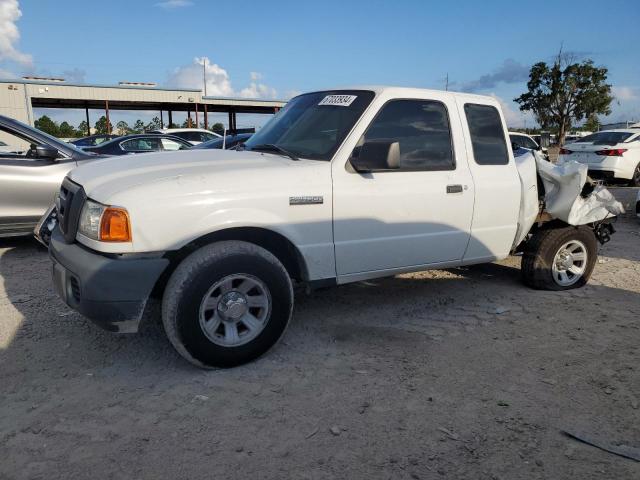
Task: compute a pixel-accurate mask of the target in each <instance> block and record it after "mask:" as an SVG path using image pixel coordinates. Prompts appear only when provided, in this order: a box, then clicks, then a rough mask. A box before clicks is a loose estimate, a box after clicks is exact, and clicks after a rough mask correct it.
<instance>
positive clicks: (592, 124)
mask: <svg viewBox="0 0 640 480" xmlns="http://www.w3.org/2000/svg"><path fill="white" fill-rule="evenodd" d="M582 130H585V131H587V132H597V131H598V130H600V119H599V118H598V115H596V114H595V113H592V114H591V115H589V118H587V121H586V122H584V125H583V126H582Z"/></svg>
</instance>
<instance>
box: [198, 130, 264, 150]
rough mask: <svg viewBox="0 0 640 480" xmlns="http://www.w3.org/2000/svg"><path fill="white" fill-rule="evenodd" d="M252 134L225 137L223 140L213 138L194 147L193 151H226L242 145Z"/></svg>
mask: <svg viewBox="0 0 640 480" xmlns="http://www.w3.org/2000/svg"><path fill="white" fill-rule="evenodd" d="M251 135H253V134H252V133H239V134H238V135H227V136H226V137H224V138H214V139H213V140H209V141H208V142H202V143H201V144H200V145H196V146H195V147H193V148H194V150H195V149H212V148H213V149H222V148H223V147H224V148H225V149H227V150H231V149H233V148H237V147H238V145H242V144H243V143H244V142H246V141H247V140H249V139H250V138H251Z"/></svg>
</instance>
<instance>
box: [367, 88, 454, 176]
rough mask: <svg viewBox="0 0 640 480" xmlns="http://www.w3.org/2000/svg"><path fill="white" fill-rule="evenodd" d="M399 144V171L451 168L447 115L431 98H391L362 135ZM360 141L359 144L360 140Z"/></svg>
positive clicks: (452, 161)
mask: <svg viewBox="0 0 640 480" xmlns="http://www.w3.org/2000/svg"><path fill="white" fill-rule="evenodd" d="M372 140H392V141H394V142H398V143H399V144H400V170H404V171H407V170H410V171H411V170H413V171H420V170H455V168H456V165H455V160H454V156H453V148H452V147H451V129H450V127H449V115H448V114H447V109H446V107H445V106H444V104H443V103H441V102H437V101H433V100H392V101H390V102H388V103H387V104H385V105H384V106H383V107H382V110H380V113H379V114H378V116H377V117H376V118H375V119H374V120H373V122H371V125H370V126H369V128H368V129H367V132H366V133H365V134H364V139H363V141H364V142H369V141H372ZM363 141H362V140H361V143H363Z"/></svg>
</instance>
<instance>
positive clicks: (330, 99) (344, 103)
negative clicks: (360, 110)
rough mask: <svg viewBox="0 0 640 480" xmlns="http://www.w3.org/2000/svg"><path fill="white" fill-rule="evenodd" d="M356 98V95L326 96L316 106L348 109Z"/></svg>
mask: <svg viewBox="0 0 640 480" xmlns="http://www.w3.org/2000/svg"><path fill="white" fill-rule="evenodd" d="M356 98H358V97H357V96H356V95H327V96H326V97H324V98H323V99H322V100H321V101H320V103H319V104H318V105H335V106H338V107H348V106H349V105H351V104H352V103H353V101H354V100H355V99H356Z"/></svg>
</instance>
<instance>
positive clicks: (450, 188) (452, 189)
mask: <svg viewBox="0 0 640 480" xmlns="http://www.w3.org/2000/svg"><path fill="white" fill-rule="evenodd" d="M447 193H462V185H447Z"/></svg>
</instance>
